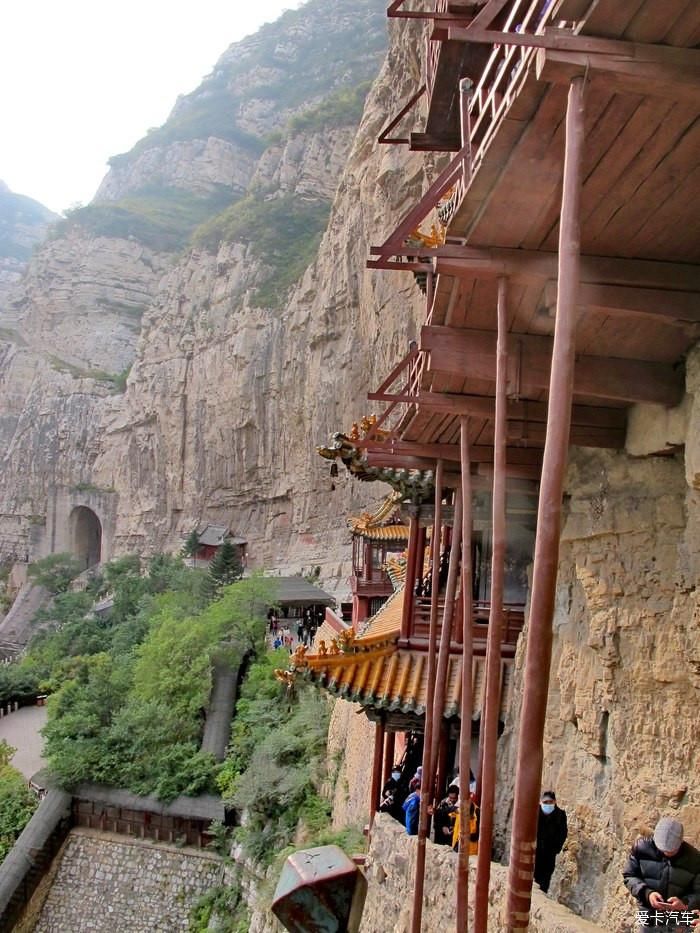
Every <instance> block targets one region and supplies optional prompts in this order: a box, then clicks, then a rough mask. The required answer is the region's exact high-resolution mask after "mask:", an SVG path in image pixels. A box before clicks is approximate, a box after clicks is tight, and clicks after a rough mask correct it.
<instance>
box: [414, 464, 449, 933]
mask: <svg viewBox="0 0 700 933" xmlns="http://www.w3.org/2000/svg"><path fill="white" fill-rule="evenodd" d="M442 477H443V464H442V460H438V461H437V466H436V469H435V512H434V516H433V535H432V555H431V556H432V560H433V573H432V578H431V579H432V588H431V595H430V628H429V631H428V672H427V681H426V698H425V726H424V731H423V758H422V762H421V764H422V767H423V781H422V785H421V800H420V813H419V816H418V847H417V849H416V880H415V886H414V889H413V912H412V914H411V933H420V929H421V921H422V917H423V887H424V882H425V840H426V837H427V833H428V806H429V804H431V803H432V802H433V801H432V797H433V782H434V779H433V774H432V769H431V762H430V748H431V746H432V735H433V707H434V704H435V668H436V661H435V653H436V648H437V617H438V588H439V587H438V584H439V580H440V536H441V530H442Z"/></svg>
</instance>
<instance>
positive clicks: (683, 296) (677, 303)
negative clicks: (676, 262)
mask: <svg viewBox="0 0 700 933" xmlns="http://www.w3.org/2000/svg"><path fill="white" fill-rule="evenodd" d="M578 301H579V306H580V307H581V308H587V309H588V310H592V311H605V312H612V313H613V314H616V313H622V314H645V315H647V316H650V317H656V318H662V319H663V320H665V321H667V322H669V323H676V324H680V325H685V324H698V323H700V292H693V291H675V290H670V289H663V288H638V287H635V286H633V285H603V284H600V283H591V282H583V283H582V284H581V286H580V287H579V295H578ZM545 303H546V304H547V306H548V307H554V306H555V305H556V303H557V283H556V281H550V282H548V283H547V285H546V286H545Z"/></svg>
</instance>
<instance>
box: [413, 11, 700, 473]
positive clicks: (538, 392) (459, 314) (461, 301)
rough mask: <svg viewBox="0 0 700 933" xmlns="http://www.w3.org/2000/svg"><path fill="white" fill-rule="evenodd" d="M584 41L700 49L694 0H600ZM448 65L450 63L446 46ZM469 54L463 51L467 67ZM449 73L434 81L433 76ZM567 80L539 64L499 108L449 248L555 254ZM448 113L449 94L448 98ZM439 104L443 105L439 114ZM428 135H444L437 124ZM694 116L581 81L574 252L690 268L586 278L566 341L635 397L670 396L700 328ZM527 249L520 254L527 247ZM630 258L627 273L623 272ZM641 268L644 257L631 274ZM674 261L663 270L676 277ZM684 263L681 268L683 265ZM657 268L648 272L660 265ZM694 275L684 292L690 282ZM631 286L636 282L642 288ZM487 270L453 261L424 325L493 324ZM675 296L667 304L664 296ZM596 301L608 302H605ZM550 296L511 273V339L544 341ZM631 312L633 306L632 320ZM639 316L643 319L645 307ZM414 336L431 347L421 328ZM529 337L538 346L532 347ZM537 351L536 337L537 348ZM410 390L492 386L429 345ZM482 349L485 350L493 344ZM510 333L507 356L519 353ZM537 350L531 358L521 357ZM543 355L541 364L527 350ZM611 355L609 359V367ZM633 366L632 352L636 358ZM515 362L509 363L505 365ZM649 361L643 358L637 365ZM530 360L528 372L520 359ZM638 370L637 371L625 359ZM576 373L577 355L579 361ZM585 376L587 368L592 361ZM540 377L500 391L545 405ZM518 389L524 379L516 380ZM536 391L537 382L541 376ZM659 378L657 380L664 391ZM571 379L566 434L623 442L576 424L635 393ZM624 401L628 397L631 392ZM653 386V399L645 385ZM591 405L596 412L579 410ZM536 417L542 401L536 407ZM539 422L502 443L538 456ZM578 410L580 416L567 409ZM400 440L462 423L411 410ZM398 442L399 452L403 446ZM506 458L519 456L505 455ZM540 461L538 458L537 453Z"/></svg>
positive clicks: (474, 432) (445, 436)
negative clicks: (643, 276) (543, 76)
mask: <svg viewBox="0 0 700 933" xmlns="http://www.w3.org/2000/svg"><path fill="white" fill-rule="evenodd" d="M582 34H583V35H590V36H599V37H607V38H615V39H626V40H630V41H635V42H644V43H665V44H668V45H674V46H680V47H688V48H689V47H693V46H695V45H696V44H698V43H699V42H700V4H699V3H697V0H664V2H663V3H659V2H658V0H601V2H600V3H599V4H598V5H597V6H596V7H595V9H594V11H593V13H592V14H591V16H590V19H589V20H588V21H587V22H586V24H585V26H584V28H583V30H582ZM451 54H452V55H453V57H454V58H459V56H455V55H454V51H452V52H451ZM463 58H464V57H462V58H460V61H462V59H463ZM441 80H442V81H443V82H444V77H443V78H442V79H441ZM566 93H567V91H566V87H565V86H563V85H560V84H547V83H546V82H543V81H537V79H536V77H535V74H534V68H533V69H532V70H531V72H530V74H529V75H528V77H527V79H526V80H525V83H524V85H523V88H522V91H521V93H520V95H519V96H518V98H517V99H516V100H515V101H514V103H513V105H512V106H511V108H510V110H509V112H508V113H507V114H506V117H505V119H504V120H503V122H502V125H501V127H500V129H499V131H498V133H497V134H496V136H495V138H494V140H493V142H492V143H491V145H490V146H489V148H488V150H487V152H486V155H485V157H484V160H483V162H482V164H481V165H480V167H479V169H478V172H477V174H476V175H475V177H474V178H473V179H472V182H471V185H470V187H469V190H468V192H467V195H466V197H465V199H464V201H463V203H462V205H461V207H460V209H459V210H458V212H457V214H456V215H455V216H454V217H453V218H452V220H451V222H450V225H449V228H448V241H449V242H458V241H459V242H460V243H461V244H463V245H466V246H469V247H477V248H492V247H503V248H509V249H514V250H528V251H536V252H545V253H548V254H553V253H555V251H556V249H557V237H558V217H559V207H560V202H561V184H562V170H563V155H564V116H565V109H566ZM443 110H444V111H445V113H447V112H448V111H449V113H450V114H451V113H452V112H453V101H452V98H450V103H449V107H446V108H445V107H443ZM435 112H436V113H439V112H440V111H439V110H437V111H435ZM430 130H431V132H432V133H434V134H439V131H440V128H439V126H438V125H437V121H436V119H435V118H434V119H433V124H431V126H430ZM698 153H700V122H699V121H698V111H697V108H696V107H693V106H692V105H690V104H688V103H674V102H673V101H669V100H667V99H664V98H662V97H654V96H652V95H648V96H643V95H639V94H621V93H611V92H610V91H607V90H606V89H605V88H604V87H601V86H600V85H598V86H596V87H591V88H590V89H589V92H588V94H587V100H586V138H585V163H584V172H583V188H582V214H581V222H582V223H581V230H582V242H581V247H582V253H583V254H585V255H587V256H591V257H615V258H628V259H635V260H656V261H661V262H665V263H683V264H688V267H687V268H688V274H687V276H686V275H685V274H683V275H682V276H679V275H677V274H669V275H668V276H667V277H664V275H663V270H664V268H665V267H663V266H661V267H655V269H656V270H658V269H661V273H660V281H658V282H656V283H655V284H656V288H655V290H653V291H651V290H647V291H645V293H644V294H636V295H635V289H637V285H636V282H635V277H634V269H635V266H634V265H631V266H629V270H631V273H630V272H628V271H625V275H626V276H628V279H629V281H625V282H624V283H621V281H620V279H619V277H618V276H616V274H615V272H614V268H615V267H614V264H613V265H611V267H610V268H611V269H612V270H613V271H612V272H610V273H609V274H606V273H605V272H604V273H601V275H600V277H599V279H598V280H596V279H595V276H594V275H590V276H588V281H587V282H586V283H585V285H584V286H583V287H582V314H581V320H580V325H579V330H578V335H577V353H578V357H577V359H578V360H579V361H583V360H584V358H590V359H595V360H596V361H599V362H598V363H597V364H596V365H598V367H599V368H598V371H599V372H600V373H601V381H602V382H606V380H608V381H609V382H610V384H611V385H612V384H613V383H615V382H616V381H617V383H619V382H620V380H622V379H629V380H631V381H632V382H633V383H634V382H636V383H637V385H639V387H640V392H639V397H640V399H641V398H643V397H644V395H645V392H643V391H641V389H642V388H643V387H644V385H645V384H646V383H655V384H656V385H655V388H658V391H659V395H660V400H661V401H662V403H664V404H668V405H671V404H675V403H676V402H677V401H678V400H679V398H680V396H679V394H678V393H676V394H674V391H673V390H672V388H668V387H669V386H671V384H672V383H674V380H675V382H676V384H677V388H678V392H680V391H682V367H683V356H684V353H685V352H686V351H687V349H688V348H689V347H690V346H691V345H692V344H693V343H695V342H696V341H697V339H698V336H700V330H699V327H700V324H699V322H700V317H699V315H700V301H698V300H697V299H698V297H700V296H699V295H698V292H700V284H697V283H700V276H699V275H698V274H697V273H698V272H700V269H699V268H696V267H698V266H699V265H700V211H698V208H697V205H698V203H699V202H700V159H698ZM522 255H524V254H522ZM627 268H628V267H625V269H626V270H627ZM641 268H642V267H641V266H640V269H641ZM675 271H676V270H675V269H674V270H670V273H675ZM681 271H683V270H681ZM654 275H656V276H657V278H658V276H659V273H658V272H657V271H654ZM686 280H688V281H691V283H692V282H694V283H695V285H694V286H692V287H690V286H688V284H687V281H686ZM648 284H649V283H648V282H642V285H648ZM496 293H497V283H496V277H495V273H494V274H493V275H491V276H488V275H484V273H483V272H472V273H470V272H469V271H468V270H466V269H465V270H461V271H460V273H459V275H448V274H441V275H439V277H438V279H437V283H436V293H435V300H434V303H433V308H432V315H431V319H430V322H431V324H432V325H436V326H437V328H438V329H439V328H441V327H445V328H454V329H455V330H456V331H464V330H469V331H470V333H473V332H477V331H483V332H493V331H494V328H495V320H496V310H495V309H496ZM670 293H675V299H674V302H675V303H674V304H673V308H674V309H676V308H677V309H678V310H677V313H676V315H675V318H674V313H669V315H668V317H667V318H664V317H662V316H660V315H657V314H656V313H654V312H655V310H656V307H657V305H660V304H662V303H663V302H664V295H665V294H666V295H668V294H670ZM669 301H670V299H669ZM606 303H608V304H610V305H611V307H606ZM555 304H556V281H555V275H554V276H551V277H547V276H544V277H540V278H539V279H538V278H536V277H535V278H516V279H514V280H512V281H510V283H509V288H508V324H509V331H510V332H511V334H512V335H520V334H521V335H530V336H531V337H532V338H546V339H547V340H549V341H551V336H552V334H553V332H554V307H555ZM640 309H641V312H643V313H639V312H640ZM647 312H649V313H647ZM430 330H431V329H426V330H424V335H423V337H424V342H425V341H427V344H426V345H425V346H423V345H421V348H422V349H425V350H426V351H427V345H428V344H429V345H430V346H435V345H434V344H430V341H429V340H428V331H430ZM535 345H536V342H535V343H534V344H533V346H535ZM544 345H545V344H542V346H544ZM427 352H428V362H427V366H426V367H425V368H424V371H423V377H422V384H421V389H422V390H423V391H424V392H430V393H450V394H452V395H459V394H462V395H464V394H466V395H472V396H484V397H487V398H488V397H493V394H494V381H493V376H492V375H491V373H490V371H489V367H488V366H486V367H484V366H481V365H477V363H478V361H477V360H475V359H474V358H473V357H469V356H468V355H467V356H465V357H464V359H465V360H466V361H467V364H466V366H460V365H456V364H455V365H452V363H447V362H446V360H448V357H449V359H451V360H453V361H454V360H455V359H457V357H456V356H455V354H454V353H451V354H449V353H447V352H446V351H443V350H442V349H441V350H440V351H439V353H438V351H437V350H436V349H431V350H430V351H427ZM489 352H490V351H489ZM523 352H524V351H523V349H522V347H521V348H518V345H517V341H516V342H515V343H513V344H512V354H515V355H516V356H517V354H521V355H522V354H523ZM532 359H534V357H532ZM538 359H539V358H538ZM606 361H607V364H608V365H607V367H606V365H605V364H606ZM632 361H642V363H641V364H640V365H639V366H637V365H636V364H635V363H634V362H632ZM512 362H514V361H513V360H512ZM644 363H646V364H648V365H647V366H646V367H645V365H644ZM529 365H533V364H532V363H530V364H529ZM635 367H636V368H635ZM579 368H580V369H581V370H583V369H584V368H585V367H584V363H583V362H580V363H579ZM590 371H591V372H594V371H595V370H594V369H591V370H590ZM541 382H542V380H541V379H540V380H538V379H535V380H533V383H532V384H528V380H527V379H521V383H522V384H521V385H520V386H519V391H518V387H515V388H514V387H513V386H512V385H511V386H509V392H510V395H511V397H517V398H521V399H523V398H526V399H531V400H533V401H535V402H542V401H543V400H546V389H545V388H544V387H543V386H542V385H541V384H540V383H541ZM523 385H524V386H525V387H524V388H523ZM545 385H546V380H545ZM664 386H666V387H667V388H668V393H665V389H664ZM590 388H591V383H590V382H586V380H582V381H581V387H580V390H579V391H578V392H577V394H576V395H575V399H574V401H575V404H576V405H577V406H578V407H577V408H575V413H574V418H573V422H572V424H573V426H572V436H571V440H572V443H580V444H590V445H591V446H612V447H621V446H623V444H624V423H622V424H620V423H619V419H618V421H617V422H614V421H613V423H611V424H610V425H608V426H607V427H604V428H601V427H599V426H598V427H594V426H592V425H589V424H587V423H586V422H587V421H590V420H591V419H590V418H586V417H585V414H582V412H583V413H585V411H590V410H593V408H595V409H596V410H599V409H606V408H607V409H608V410H610V409H615V408H618V409H624V408H625V407H627V406H629V404H630V403H631V401H632V400H631V399H625V398H621V397H619V396H620V395H624V391H620V392H617V395H616V390H613V389H611V390H610V395H609V397H606V395H605V393H606V391H607V389H606V388H605V386H603V388H602V389H601V391H600V392H597V391H596V392H595V393H591V392H590ZM629 394H630V395H632V396H634V395H635V393H634V385H631V386H630V389H629ZM652 394H653V393H652ZM586 406H591V408H586ZM542 410H543V409H542ZM542 410H540V409H538V416H537V418H536V419H532V418H528V417H525V418H523V417H522V416H521V417H520V418H519V419H518V418H514V419H513V420H512V421H511V423H510V427H509V448H510V449H511V451H515V450H517V449H518V448H531V449H532V450H533V451H541V449H542V447H543V444H544V428H543V419H542V417H541V411H542ZM577 412H578V414H577ZM400 435H401V440H402V441H403V442H411V443H412V444H413V445H414V452H415V455H416V456H420V455H421V453H425V449H426V448H421V447H420V445H436V444H443V445H456V444H458V442H459V417H458V414H457V413H456V411H455V412H449V411H444V410H439V411H438V410H433V409H430V408H424V407H421V408H413V409H412V410H411V411H410V413H409V414H408V415H407V417H406V418H405V419H404V421H403V422H402V427H401V431H400ZM470 438H471V442H472V444H475V445H479V446H482V445H483V446H485V447H486V446H489V445H491V444H492V443H493V425H492V419H491V418H490V417H472V418H471V419H470ZM406 450H408V448H406ZM509 459H512V460H513V461H515V460H517V459H518V458H517V457H514V458H509ZM535 459H536V455H535Z"/></svg>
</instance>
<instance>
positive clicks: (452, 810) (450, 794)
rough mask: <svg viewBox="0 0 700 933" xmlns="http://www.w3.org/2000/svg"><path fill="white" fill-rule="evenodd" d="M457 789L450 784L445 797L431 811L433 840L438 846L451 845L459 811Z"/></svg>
mask: <svg viewBox="0 0 700 933" xmlns="http://www.w3.org/2000/svg"><path fill="white" fill-rule="evenodd" d="M458 800H459V788H458V787H455V786H454V784H451V785H450V786H449V787H448V788H447V796H446V797H445V798H444V799H443V800H441V801H440V803H439V804H438V805H437V807H435V809H434V811H433V838H434V839H435V842H436V843H437V844H438V845H442V846H449V845H452V836H453V834H454V826H455V820H456V818H457V812H458V809H459V806H458V802H457V801H458Z"/></svg>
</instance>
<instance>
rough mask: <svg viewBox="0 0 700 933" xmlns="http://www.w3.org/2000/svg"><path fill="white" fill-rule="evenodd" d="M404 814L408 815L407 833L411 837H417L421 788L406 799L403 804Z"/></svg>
mask: <svg viewBox="0 0 700 933" xmlns="http://www.w3.org/2000/svg"><path fill="white" fill-rule="evenodd" d="M403 812H404V813H405V814H406V821H405V822H406V832H407V833H408V835H409V836H417V835H418V816H419V813H420V787H418V788H417V789H416V790H414V791H413V792H412V793H411V794H409V795H408V797H406V799H405V800H404V802H403Z"/></svg>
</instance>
